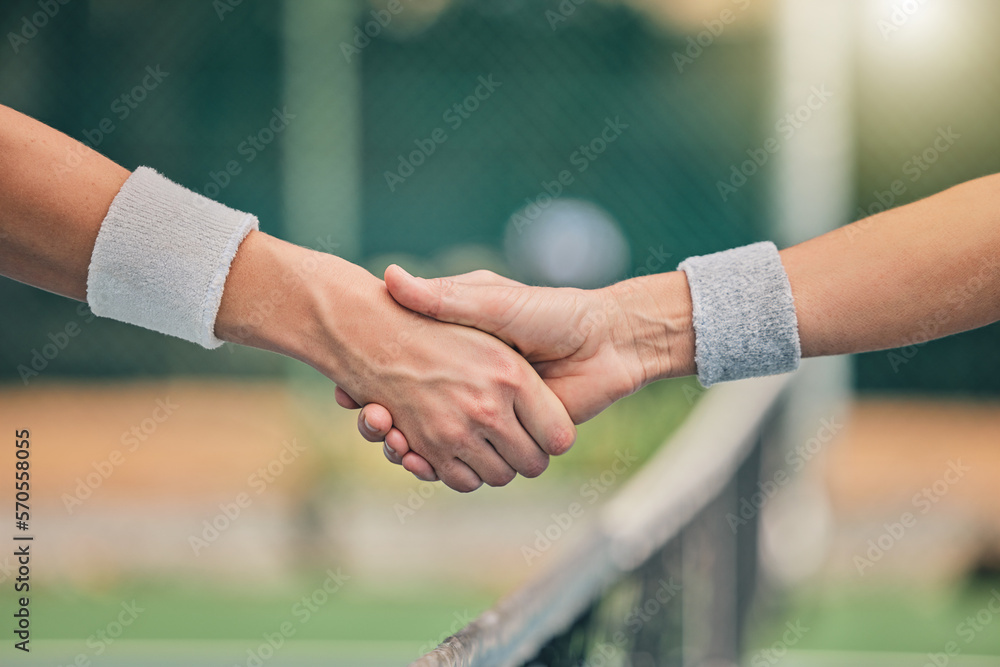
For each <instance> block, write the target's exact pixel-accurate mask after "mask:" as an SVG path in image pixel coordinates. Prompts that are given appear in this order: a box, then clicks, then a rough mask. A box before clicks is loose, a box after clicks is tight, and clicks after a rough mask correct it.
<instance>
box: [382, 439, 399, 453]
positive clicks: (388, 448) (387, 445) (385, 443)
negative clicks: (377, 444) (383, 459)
mask: <svg viewBox="0 0 1000 667" xmlns="http://www.w3.org/2000/svg"><path fill="white" fill-rule="evenodd" d="M382 446H383V447H385V449H386V451H389V452H391V453H392V455H393V456H399V454H397V453H396V450H395V449H393V448H392V447H390V446H389V443H388V442H383V443H382Z"/></svg>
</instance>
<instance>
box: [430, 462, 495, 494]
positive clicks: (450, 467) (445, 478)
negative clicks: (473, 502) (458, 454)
mask: <svg viewBox="0 0 1000 667" xmlns="http://www.w3.org/2000/svg"><path fill="white" fill-rule="evenodd" d="M435 469H436V470H437V473H438V476H439V477H440V478H441V481H442V482H444V483H445V484H446V485H447V486H449V487H450V488H452V489H455V490H456V491H458V492H460V493H469V492H470V491H475V490H476V489H478V488H479V487H481V486H482V485H483V480H482V479H481V478H480V477H479V475H477V474H476V471H475V470H473V469H472V468H470V467H469V466H468V465H467V464H466V463H465V462H464V461H460V460H458V459H449V460H447V461H445V462H444V463H442V464H441V465H439V466H437V467H436V468H435Z"/></svg>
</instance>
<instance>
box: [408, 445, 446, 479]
mask: <svg viewBox="0 0 1000 667" xmlns="http://www.w3.org/2000/svg"><path fill="white" fill-rule="evenodd" d="M403 468H405V469H406V470H407V471H409V472H411V473H413V476H414V477H416V478H417V479H419V480H422V481H424V482H436V481H438V476H437V473H436V472H434V467H433V466H432V465H431V464H430V463H428V462H427V459H425V458H424V457H422V456H421V455H420V454H417V453H416V452H407V453H406V454H405V455H404V456H403Z"/></svg>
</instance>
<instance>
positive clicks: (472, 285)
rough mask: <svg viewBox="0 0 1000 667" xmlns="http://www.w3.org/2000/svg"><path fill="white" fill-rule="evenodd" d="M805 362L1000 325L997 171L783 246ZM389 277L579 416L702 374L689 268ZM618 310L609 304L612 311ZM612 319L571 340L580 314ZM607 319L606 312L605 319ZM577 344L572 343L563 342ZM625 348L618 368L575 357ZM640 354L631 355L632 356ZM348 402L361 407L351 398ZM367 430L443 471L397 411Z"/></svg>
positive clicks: (412, 302) (390, 452)
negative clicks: (517, 277) (601, 281)
mask: <svg viewBox="0 0 1000 667" xmlns="http://www.w3.org/2000/svg"><path fill="white" fill-rule="evenodd" d="M780 255H781V261H782V264H783V265H784V267H785V270H786V272H787V273H788V280H789V283H790V284H791V288H792V296H793V298H794V300H795V311H796V316H797V319H798V326H799V338H800V342H801V346H802V356H803V357H817V356H824V355H834V354H848V353H853V352H867V351H872V350H881V349H888V348H893V347H901V346H906V345H912V344H915V343H922V342H925V341H928V340H931V339H934V338H941V337H943V336H948V335H950V334H954V333H958V332H961V331H967V330H969V329H974V328H977V327H981V326H985V325H987V324H990V323H993V322H996V321H998V320H1000V175H992V176H986V177H983V178H979V179H976V180H973V181H969V182H967V183H963V184H961V185H957V186H955V187H953V188H950V189H948V190H945V191H944V192H941V193H938V194H936V195H933V196H931V197H928V198H926V199H923V200H920V201H917V202H914V203H912V204H909V205H907V206H902V207H899V208H896V209H892V210H890V211H886V212H884V213H880V214H878V215H875V216H872V217H871V218H867V219H864V220H861V221H858V222H855V223H853V224H851V225H847V226H845V227H841V228H839V229H836V230H834V231H831V232H828V233H826V234H824V235H822V236H819V237H816V238H814V239H811V240H809V241H806V242H804V243H800V244H798V245H795V246H792V247H789V248H786V249H785V250H782V251H781V253H780ZM386 284H387V286H388V288H389V291H390V293H391V294H392V296H393V297H394V298H395V299H396V301H398V302H399V303H400V304H402V305H404V306H406V307H407V308H410V309H412V310H413V311H415V312H418V313H422V314H425V315H428V316H430V317H435V318H437V319H440V320H443V321H448V322H456V323H460V324H465V325H468V326H473V327H477V328H479V329H481V330H483V331H487V332H490V333H493V334H494V335H496V336H498V337H499V338H501V339H502V340H504V341H505V342H507V343H508V344H510V345H512V346H514V347H515V348H516V349H518V350H520V351H522V352H524V353H525V355H526V357H527V359H528V360H529V361H531V362H533V364H534V366H535V368H536V370H538V372H539V373H540V374H541V376H542V377H543V378H544V379H545V380H546V382H547V383H548V384H549V386H551V387H552V388H553V390H554V391H555V392H556V395H557V396H559V398H560V399H561V400H562V401H563V402H564V403H565V405H566V407H567V409H568V410H569V413H570V415H572V416H573V418H574V420H575V421H576V422H577V423H580V422H581V421H583V420H584V419H587V418H589V417H591V416H593V415H594V414H596V413H597V412H599V411H600V410H602V409H604V408H605V407H607V406H608V405H610V404H611V403H612V402H614V400H617V399H618V398H620V397H621V396H624V395H627V394H629V393H631V392H632V391H636V390H638V389H639V388H641V387H642V386H645V385H646V384H648V383H649V382H652V381H655V380H658V379H662V378H669V377H678V376H682V375H690V374H693V373H695V372H696V368H695V364H694V333H693V330H692V327H691V300H690V294H689V292H688V290H687V280H686V278H685V276H684V274H683V273H682V272H678V271H674V272H670V273H664V274H659V275H655V276H647V277H641V278H633V279H631V280H626V281H623V282H620V283H618V284H616V285H612V286H610V287H607V288H604V289H599V290H592V291H584V290H575V289H567V288H563V289H553V288H541V287H527V286H524V285H521V284H520V283H516V282H514V281H511V280H508V279H506V278H503V277H501V276H497V275H495V274H491V273H489V272H475V273H472V274H466V275H463V276H454V277H452V278H441V279H434V280H423V279H420V278H414V277H412V276H409V274H407V273H406V272H405V271H402V270H401V269H400V268H399V267H390V268H389V269H388V271H387V272H386ZM608 304H612V305H611V306H609V305H608ZM585 311H589V312H598V313H600V312H603V313H606V315H607V316H606V317H605V318H603V319H604V320H605V321H604V322H603V323H602V324H601V325H600V326H594V327H590V328H589V329H588V330H587V334H586V336H584V337H582V338H581V337H580V336H579V335H576V336H575V337H573V336H574V332H575V331H578V326H577V324H576V322H577V321H578V319H579V318H580V313H581V312H585ZM598 319H600V318H598ZM565 340H574V341H579V343H580V344H579V346H569V347H567V346H566V345H565V344H564V343H563V341H565ZM608 347H610V348H612V349H615V350H618V351H619V354H618V358H619V359H620V361H621V362H622V364H623V366H622V368H621V369H615V370H614V371H613V370H612V369H610V368H608V367H602V366H601V365H599V364H594V363H589V364H588V363H577V362H578V361H579V360H580V359H581V357H585V356H586V355H587V352H586V351H587V350H601V349H605V348H608ZM630 349H631V350H633V351H634V354H628V353H624V352H622V351H627V350H630ZM338 402H339V403H340V404H341V405H343V406H345V407H349V408H357V407H359V405H358V402H356V401H354V400H353V399H352V397H351V396H350V395H349V392H344V391H339V392H338ZM358 426H359V430H360V431H361V434H362V435H363V436H364V437H365V438H367V439H369V440H372V441H378V440H382V439H385V441H386V443H387V451H386V456H387V458H388V459H389V460H390V461H392V462H394V463H402V465H403V466H404V467H406V469H407V470H409V471H410V472H413V473H414V474H416V475H417V476H418V477H420V478H421V479H434V478H435V471H434V469H433V466H432V465H430V464H429V463H428V462H427V461H424V460H423V459H422V458H421V457H420V456H419V455H416V454H415V453H413V452H411V451H410V449H409V447H408V446H407V438H406V437H405V436H404V435H403V433H405V429H398V428H394V427H393V418H392V415H391V414H390V412H389V411H388V410H386V409H384V408H383V407H382V406H378V405H367V406H365V409H364V410H363V411H362V414H361V415H360V416H359V423H358Z"/></svg>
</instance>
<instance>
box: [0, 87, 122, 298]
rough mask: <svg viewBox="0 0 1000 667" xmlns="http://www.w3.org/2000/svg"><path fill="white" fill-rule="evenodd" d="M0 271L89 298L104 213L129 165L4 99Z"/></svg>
mask: <svg viewBox="0 0 1000 667" xmlns="http://www.w3.org/2000/svg"><path fill="white" fill-rule="evenodd" d="M0 156H2V158H0V202H2V204H0V274H2V275H4V276H7V277H9V278H13V279H14V280H18V281H21V282H24V283H27V284H29V285H33V286H35V287H40V288H42V289H45V290H48V291H50V292H55V293H57V294H62V295H64V296H68V297H71V298H74V299H79V300H81V301H85V300H86V298H87V269H88V266H89V264H90V256H91V253H92V252H93V249H94V242H95V240H96V239H97V233H98V231H99V230H100V228H101V221H102V220H103V219H104V216H105V215H106V214H107V212H108V207H109V206H110V205H111V201H112V200H113V199H114V198H115V195H116V194H117V193H118V191H119V190H120V189H121V186H122V184H123V183H124V182H125V180H126V179H127V178H128V177H129V171H128V170H127V169H125V168H123V167H120V166H118V165H117V164H115V163H114V162H112V161H111V160H109V159H107V158H106V157H104V156H102V155H100V154H99V153H97V152H96V151H93V150H91V149H90V148H87V147H86V146H84V145H83V144H81V143H80V142H78V141H76V140H74V139H71V138H70V137H68V136H66V135H65V134H63V133H61V132H59V131H57V130H54V129H52V128H50V127H48V126H46V125H44V124H42V123H39V122H38V121H36V120H34V119H32V118H29V117H27V116H25V115H23V114H20V113H18V112H16V111H13V110H11V109H9V108H7V107H4V106H0Z"/></svg>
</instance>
